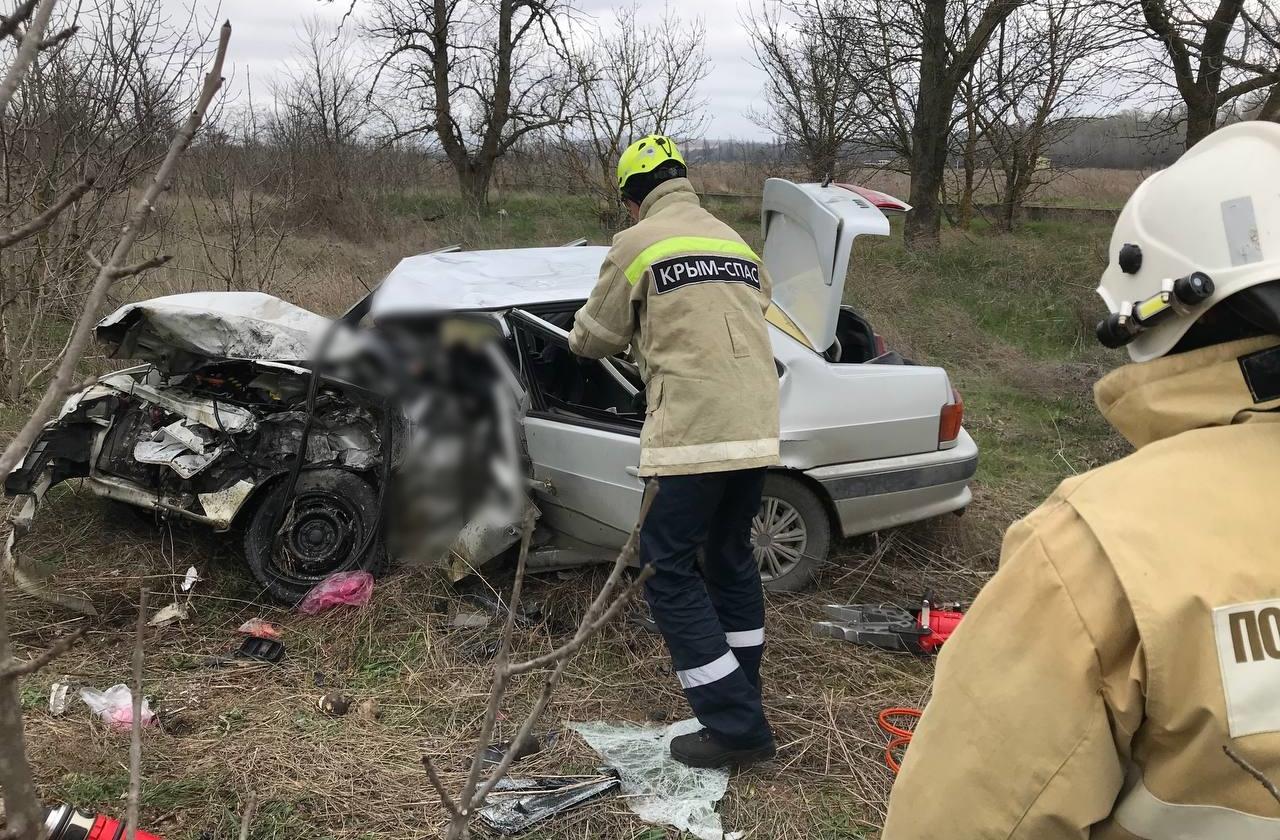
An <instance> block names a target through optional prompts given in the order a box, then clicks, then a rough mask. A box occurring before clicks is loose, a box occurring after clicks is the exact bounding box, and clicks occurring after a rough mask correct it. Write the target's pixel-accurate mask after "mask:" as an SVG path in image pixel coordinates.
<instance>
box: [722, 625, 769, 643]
mask: <svg viewBox="0 0 1280 840" xmlns="http://www.w3.org/2000/svg"><path fill="white" fill-rule="evenodd" d="M724 638H725V641H727V642H728V643H729V647H731V648H751V647H760V646H761V645H763V644H764V628H763V627H761V628H759V629H756V630H738V631H736V632H733V633H725V634H724Z"/></svg>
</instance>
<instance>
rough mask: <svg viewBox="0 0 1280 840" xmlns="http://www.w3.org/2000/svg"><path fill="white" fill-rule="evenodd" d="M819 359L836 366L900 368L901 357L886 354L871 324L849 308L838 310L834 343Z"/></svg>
mask: <svg viewBox="0 0 1280 840" xmlns="http://www.w3.org/2000/svg"><path fill="white" fill-rule="evenodd" d="M822 357H823V358H824V359H826V360H827V361H828V362H830V363H832V364H837V365H860V364H877V365H900V364H904V361H903V359H902V357H901V356H899V355H898V354H897V353H895V352H893V351H886V350H885V349H884V345H883V343H882V341H881V340H880V337H879V336H878V335H876V332H875V330H874V329H872V328H871V322H869V321H868V320H867V319H866V318H864V317H862V315H860V314H859V313H858V312H857V310H855V309H854V308H853V307H851V306H842V307H840V315H839V318H838V319H837V321H836V340H835V341H834V342H833V343H832V345H831V346H830V347H828V348H827V350H826V352H825V353H823V354H822Z"/></svg>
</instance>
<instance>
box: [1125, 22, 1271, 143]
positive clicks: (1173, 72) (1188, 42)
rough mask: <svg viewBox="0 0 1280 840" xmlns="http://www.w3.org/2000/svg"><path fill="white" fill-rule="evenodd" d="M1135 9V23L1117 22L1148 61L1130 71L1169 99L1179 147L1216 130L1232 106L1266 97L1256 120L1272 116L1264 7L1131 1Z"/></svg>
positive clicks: (1268, 30) (1268, 27)
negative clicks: (1136, 39)
mask: <svg viewBox="0 0 1280 840" xmlns="http://www.w3.org/2000/svg"><path fill="white" fill-rule="evenodd" d="M1137 6H1138V10H1139V12H1140V16H1136V17H1135V16H1134V15H1132V14H1128V15H1124V16H1123V17H1122V18H1121V19H1122V20H1124V21H1125V22H1126V23H1127V25H1128V27H1129V28H1130V29H1131V30H1133V31H1136V32H1137V33H1139V35H1140V36H1141V37H1142V38H1144V39H1146V40H1147V41H1149V42H1150V43H1151V44H1152V46H1153V47H1154V52H1153V55H1154V58H1155V61H1154V63H1146V64H1139V65H1138V66H1137V67H1136V68H1135V72H1136V73H1138V74H1139V78H1140V81H1141V82H1142V83H1143V86H1144V87H1147V88H1151V87H1156V88H1162V89H1167V90H1169V91H1170V92H1172V93H1174V94H1176V99H1174V104H1175V105H1176V106H1177V107H1178V108H1179V109H1181V111H1182V112H1183V113H1182V115H1181V116H1182V117H1183V119H1185V135H1184V136H1185V140H1186V148H1188V149H1189V148H1191V147H1192V146H1194V145H1195V144H1196V143H1198V142H1200V141H1201V140H1203V139H1204V138H1205V137H1206V136H1208V135H1209V134H1210V133H1211V132H1212V131H1213V130H1214V129H1215V128H1217V126H1218V123H1219V120H1220V119H1221V118H1222V115H1223V112H1224V109H1227V108H1229V107H1230V106H1232V105H1234V104H1236V103H1237V101H1241V102H1247V101H1248V100H1249V98H1250V97H1253V96H1256V95H1258V94H1259V93H1260V92H1267V99H1266V100H1265V101H1264V109H1263V111H1264V113H1265V114H1268V115H1272V114H1274V113H1276V111H1277V110H1280V92H1275V88H1276V85H1278V84H1280V37H1277V36H1278V34H1280V30H1277V28H1276V26H1275V13H1274V11H1273V9H1272V7H1271V6H1270V5H1269V3H1268V2H1267V0H1139V3H1138V4H1137ZM1116 8H1118V10H1120V11H1124V10H1127V9H1128V8H1129V7H1128V4H1118V6H1116ZM1266 103H1271V104H1270V105H1267V104H1266Z"/></svg>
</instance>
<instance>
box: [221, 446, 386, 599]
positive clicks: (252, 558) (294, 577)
mask: <svg viewBox="0 0 1280 840" xmlns="http://www.w3.org/2000/svg"><path fill="white" fill-rule="evenodd" d="M285 484H286V482H285V481H284V480H280V481H277V482H275V483H274V484H273V485H272V486H271V487H270V488H268V490H267V491H266V493H267V495H266V497H265V498H263V499H262V503H261V504H259V505H258V507H257V509H256V510H255V511H254V512H253V516H252V518H251V520H250V521H249V524H248V526H247V527H246V528H245V532H244V553H245V559H246V560H247V561H248V562H249V568H250V569H251V570H252V571H253V575H254V577H256V578H257V579H258V580H259V581H260V582H261V583H262V585H263V586H265V587H266V588H267V591H268V592H270V593H271V595H272V597H274V598H276V599H277V600H280V601H283V602H285V603H289V604H292V603H296V602H298V601H300V600H302V598H303V596H305V595H306V594H307V592H309V591H310V590H311V587H313V586H315V585H316V584H317V583H319V582H320V581H321V580H324V578H326V577H328V576H329V575H331V574H333V573H334V572H347V571H356V570H364V571H368V572H372V573H373V574H375V575H377V574H381V573H382V572H383V571H385V569H386V562H387V553H386V549H385V547H384V546H383V542H382V537H381V535H380V534H377V533H374V530H375V529H376V528H377V526H378V510H377V508H378V495H377V493H375V492H374V490H373V488H372V487H370V486H369V482H367V481H365V480H364V479H363V478H361V477H360V476H358V475H356V474H355V473H352V472H347V471H346V470H339V469H322V470H310V471H307V472H304V473H302V475H300V476H298V484H297V487H296V488H295V489H294V494H293V499H294V500H293V504H292V512H291V513H290V515H289V516H288V517H287V518H286V519H285V521H284V522H283V523H280V525H279V529H280V531H279V536H278V538H277V536H276V534H275V532H274V530H273V529H275V528H276V527H277V520H278V518H279V515H280V512H281V510H282V508H283V506H284V503H285V499H284V492H285ZM370 534H372V537H370V536H369V535H370ZM366 543H368V545H367V547H366V549H365V550H364V551H363V552H361V548H362V547H365V544H366Z"/></svg>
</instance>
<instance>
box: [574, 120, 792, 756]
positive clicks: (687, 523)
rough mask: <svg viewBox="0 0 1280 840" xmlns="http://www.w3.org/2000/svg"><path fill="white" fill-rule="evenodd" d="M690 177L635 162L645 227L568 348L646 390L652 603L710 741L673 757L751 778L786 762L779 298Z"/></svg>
mask: <svg viewBox="0 0 1280 840" xmlns="http://www.w3.org/2000/svg"><path fill="white" fill-rule="evenodd" d="M687 173H688V170H687V168H686V167H685V163H684V160H683V158H681V157H680V153H679V151H677V150H676V147H675V144H674V143H672V142H671V140H670V139H669V138H667V137H662V136H658V135H651V136H649V137H645V138H643V139H642V140H639V141H637V142H636V143H634V144H632V146H631V147H630V148H628V149H627V150H626V152H624V153H623V155H622V159H621V160H620V161H619V164H618V186H619V188H620V190H621V192H622V196H623V199H624V201H625V202H626V204H627V206H628V208H629V210H630V212H631V216H632V219H633V221H635V222H636V224H635V225H634V226H633V227H631V228H629V229H627V230H624V231H622V232H621V233H619V234H618V235H617V236H616V237H615V238H614V240H613V247H612V248H611V249H610V251H609V254H608V256H607V257H606V259H605V262H604V265H603V266H602V267H601V269H600V280H599V282H598V283H597V284H596V287H595V289H594V290H593V291H592V293H591V297H590V298H589V299H588V301H587V303H586V305H585V306H583V307H582V309H581V310H579V311H578V312H577V314H576V315H575V317H574V325H573V331H572V332H571V333H570V336H569V346H570V348H571V349H572V350H573V352H575V353H577V354H578V355H580V356H586V357H588V358H593V359H595V358H601V357H603V356H608V355H612V354H615V353H619V352H621V351H622V350H625V349H626V348H627V347H628V345H629V346H630V347H631V350H632V354H633V356H634V357H635V359H636V362H637V364H638V365H639V367H640V371H641V375H642V378H643V379H644V382H645V402H646V408H645V411H646V416H645V422H644V429H643V431H642V433H641V455H640V475H641V476H644V477H646V478H653V477H656V476H661V477H662V478H661V479H660V483H659V492H658V494H657V496H656V497H655V499H654V502H653V506H652V508H651V509H650V511H649V515H648V516H647V518H646V519H645V521H644V523H643V525H642V527H641V531H640V560H641V562H642V563H649V564H652V565H653V567H654V569H655V574H654V576H653V577H652V578H650V579H649V581H648V582H647V583H646V586H645V597H646V599H647V600H648V602H649V606H650V608H651V609H652V611H653V617H654V621H655V622H656V623H657V625H658V628H659V630H661V631H662V635H663V638H664V639H666V642H667V647H668V649H669V650H670V652H671V658H672V660H673V662H674V665H675V670H676V676H677V678H678V679H679V680H680V685H681V687H682V688H683V689H684V691H685V696H686V697H687V698H688V699H689V705H690V706H691V707H692V708H693V711H694V713H695V714H696V715H697V717H698V720H699V721H700V722H701V723H702V725H703V727H704V729H703V730H702V731H701V732H698V733H693V734H690V735H684V736H681V737H679V738H676V739H674V740H673V741H672V744H671V755H672V756H673V757H674V758H676V759H677V760H679V761H682V762H684V763H685V764H689V765H692V766H698V767H722V766H743V765H746V764H750V763H752V762H755V761H759V760H761V759H765V758H770V757H772V756H773V754H774V741H773V732H772V731H771V729H770V728H769V724H768V723H767V722H766V720H765V717H764V711H763V709H762V708H761V704H760V658H761V654H762V652H763V650H764V596H763V592H762V590H761V585H760V572H759V568H758V566H757V564H756V561H755V558H754V555H753V551H752V545H751V521H752V519H753V518H754V517H755V515H756V514H757V513H758V511H759V509H760V497H761V493H762V491H763V489H764V473H765V470H764V468H765V467H768V466H772V465H774V464H777V463H779V460H778V373H777V369H776V367H775V365H774V360H773V349H772V346H771V345H770V342H769V332H768V326H767V325H766V323H765V318H764V313H765V311H766V310H767V309H768V307H769V301H770V296H769V291H770V287H769V278H768V275H767V274H766V273H765V271H764V267H763V266H762V264H761V262H760V258H759V257H757V256H756V254H755V252H753V251H752V250H751V248H750V247H749V246H748V245H747V244H746V243H745V242H743V241H742V238H741V237H739V236H738V234H737V233H736V232H735V231H734V230H733V228H731V227H729V226H728V225H726V224H724V223H723V222H721V221H720V220H718V219H716V218H715V217H714V216H712V215H711V214H710V213H708V212H707V211H706V210H704V209H702V207H701V205H700V203H699V200H698V195H697V193H695V192H694V191H693V187H692V185H691V184H690V183H689V181H688V180H687V178H686V175H687ZM699 552H701V553H702V563H701V565H699V563H698V558H699Z"/></svg>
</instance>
